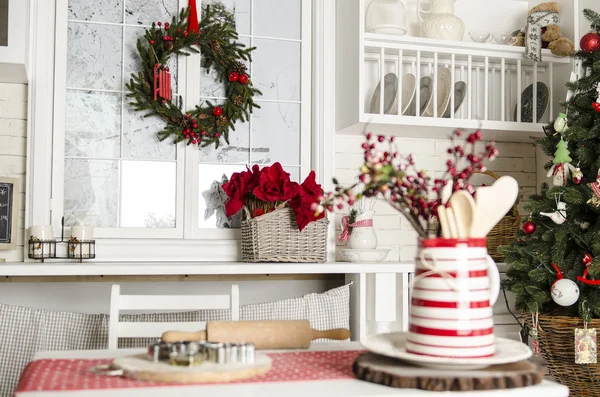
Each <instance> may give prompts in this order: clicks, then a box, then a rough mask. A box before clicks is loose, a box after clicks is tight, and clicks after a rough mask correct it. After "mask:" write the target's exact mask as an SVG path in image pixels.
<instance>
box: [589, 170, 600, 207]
mask: <svg viewBox="0 0 600 397" xmlns="http://www.w3.org/2000/svg"><path fill="white" fill-rule="evenodd" d="M588 187H589V188H590V189H592V192H594V196H593V197H592V198H590V199H589V200H588V201H587V203H588V204H590V205H593V206H594V207H596V208H598V207H600V169H599V170H598V175H597V176H596V181H595V182H592V183H588Z"/></svg>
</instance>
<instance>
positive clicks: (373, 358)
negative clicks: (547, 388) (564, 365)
mask: <svg viewBox="0 0 600 397" xmlns="http://www.w3.org/2000/svg"><path fill="white" fill-rule="evenodd" d="M353 372H354V375H355V376H356V377H357V378H358V379H361V380H365V381H367V382H371V383H377V384H380V385H385V386H390V387H396V388H401V389H421V390H428V391H474V390H496V389H514V388H518V387H526V386H532V385H537V384H538V383H540V382H541V381H542V380H543V379H544V371H543V370H542V369H541V368H539V367H538V366H536V365H535V364H533V363H531V362H529V361H520V362H517V363H513V364H504V365H494V366H492V367H488V368H485V369H480V370H462V371H461V370H455V371H442V370H439V369H430V368H423V367H415V366H413V365H410V364H408V363H405V362H403V361H400V360H396V359H394V358H389V357H384V356H380V355H377V354H373V353H365V354H362V355H360V356H359V357H358V358H357V359H356V361H354V366H353Z"/></svg>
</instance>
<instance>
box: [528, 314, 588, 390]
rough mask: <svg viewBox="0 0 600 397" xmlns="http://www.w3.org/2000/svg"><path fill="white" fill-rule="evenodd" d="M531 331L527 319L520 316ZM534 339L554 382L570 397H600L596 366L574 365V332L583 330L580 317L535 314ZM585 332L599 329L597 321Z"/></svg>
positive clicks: (529, 322)
mask: <svg viewBox="0 0 600 397" xmlns="http://www.w3.org/2000/svg"><path fill="white" fill-rule="evenodd" d="M524 317H525V321H526V322H527V326H528V327H529V328H530V329H531V326H532V324H531V316H530V315H529V316H524ZM538 320H539V328H538V338H539V342H540V350H541V354H542V357H543V358H544V360H545V361H546V364H547V365H548V370H549V371H550V375H552V377H553V378H554V380H555V381H557V382H559V383H561V384H563V385H565V386H567V387H568V388H569V391H570V395H571V396H573V397H578V396H600V364H575V328H584V323H583V320H582V319H581V318H580V317H571V316H562V315H548V314H545V315H544V314H541V313H540V314H539V315H538ZM587 326H588V328H596V329H600V319H593V320H591V321H590V322H589V323H588V325H587Z"/></svg>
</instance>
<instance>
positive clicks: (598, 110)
mask: <svg viewBox="0 0 600 397" xmlns="http://www.w3.org/2000/svg"><path fill="white" fill-rule="evenodd" d="M592 107H593V108H594V109H596V112H600V103H598V102H594V103H592Z"/></svg>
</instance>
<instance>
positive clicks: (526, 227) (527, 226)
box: [521, 219, 536, 234]
mask: <svg viewBox="0 0 600 397" xmlns="http://www.w3.org/2000/svg"><path fill="white" fill-rule="evenodd" d="M521 229H522V230H523V232H525V234H533V233H534V232H535V229H536V226H535V223H533V222H532V221H531V219H530V220H528V221H527V222H525V223H523V226H521Z"/></svg>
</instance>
